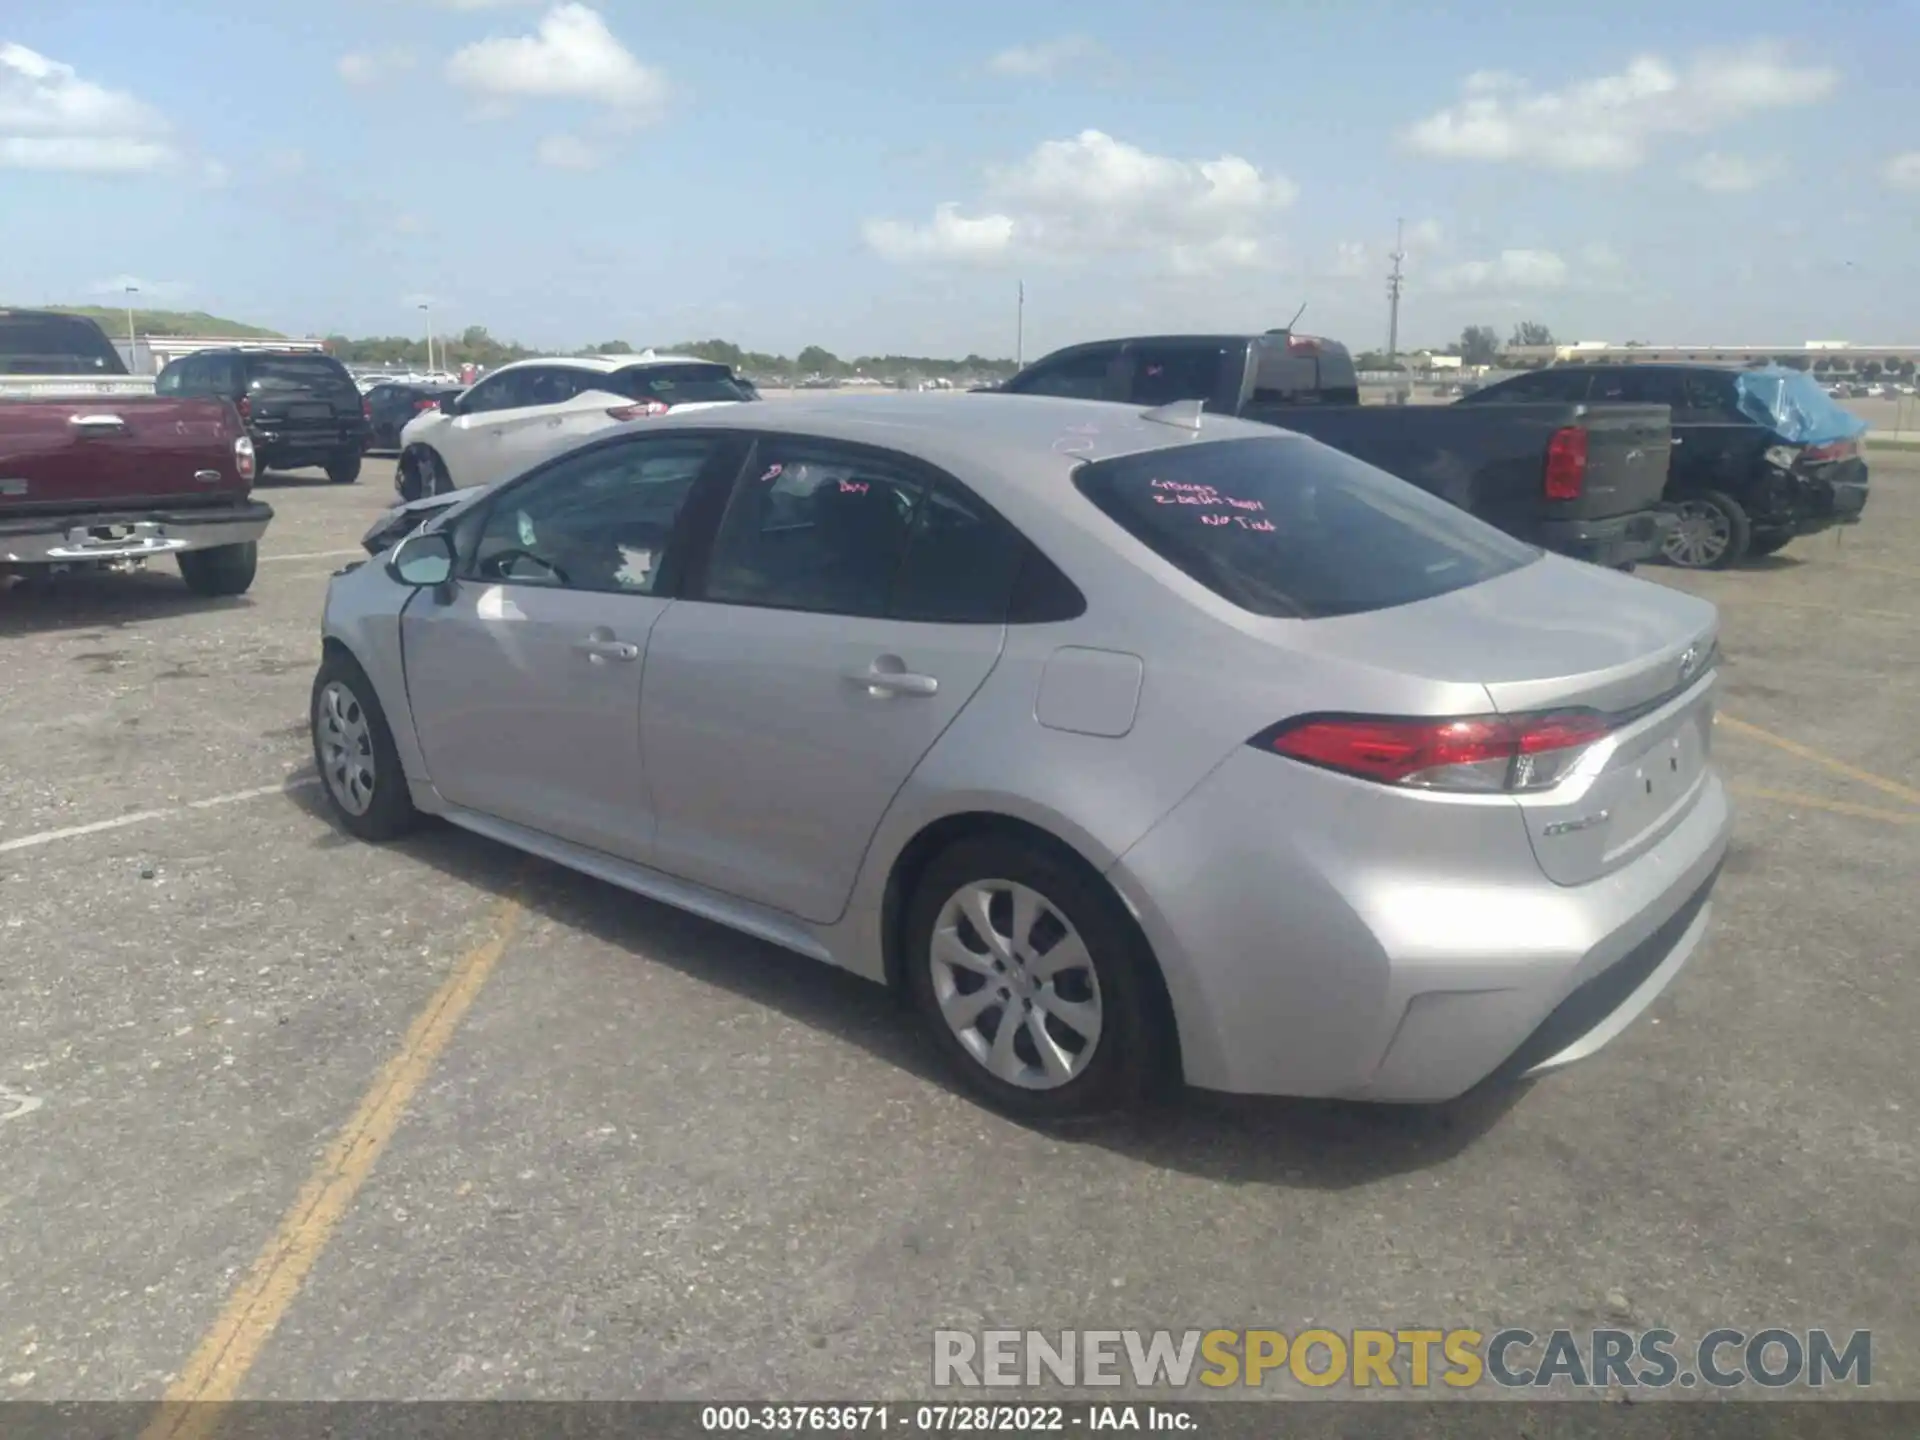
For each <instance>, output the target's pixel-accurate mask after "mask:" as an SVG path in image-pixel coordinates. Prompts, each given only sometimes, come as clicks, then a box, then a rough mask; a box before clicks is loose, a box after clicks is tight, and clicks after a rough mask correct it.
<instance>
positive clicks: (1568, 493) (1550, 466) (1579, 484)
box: [1544, 425, 1587, 500]
mask: <svg viewBox="0 0 1920 1440" xmlns="http://www.w3.org/2000/svg"><path fill="white" fill-rule="evenodd" d="M1544 488H1545V491H1546V496H1547V499H1549V500H1578V499H1579V498H1580V496H1581V494H1582V493H1583V492H1584V491H1585V490H1586V488H1587V432H1586V431H1585V430H1583V429H1581V428H1580V427H1579V426H1578V425H1569V426H1567V427H1566V428H1565V429H1563V430H1556V431H1554V432H1553V438H1552V439H1550V440H1548V441H1547V473H1546V477H1545V481H1544Z"/></svg>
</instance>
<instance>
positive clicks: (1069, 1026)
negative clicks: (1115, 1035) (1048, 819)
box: [927, 880, 1102, 1090]
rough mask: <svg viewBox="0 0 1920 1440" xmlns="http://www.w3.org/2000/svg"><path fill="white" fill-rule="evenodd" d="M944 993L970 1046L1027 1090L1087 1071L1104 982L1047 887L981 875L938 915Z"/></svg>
mask: <svg viewBox="0 0 1920 1440" xmlns="http://www.w3.org/2000/svg"><path fill="white" fill-rule="evenodd" d="M927 963H928V965H929V967H930V969H931V971H932V978H933V994H934V999H935V1000H936V1001H937V1002H938V1004H939V1007H940V1014H941V1016H942V1018H944V1019H945V1020H946V1022H947V1025H948V1027H949V1028H950V1029H951V1030H952V1031H953V1034H954V1037H955V1038H956V1039H958V1040H959V1042H960V1044H961V1046H962V1047H963V1048H964V1049H965V1050H966V1052H967V1053H968V1054H969V1055H971V1056H972V1057H973V1058H974V1060H976V1061H977V1062H978V1063H979V1064H980V1065H981V1066H983V1067H984V1068H985V1069H986V1070H987V1072H988V1073H989V1074H991V1075H993V1076H995V1077H996V1078H997V1079H999V1080H1002V1081H1005V1082H1006V1083H1007V1084H1009V1085H1017V1086H1019V1087H1020V1088H1021V1089H1023V1090H1055V1089H1058V1088H1059V1087H1060V1086H1062V1085H1065V1084H1067V1083H1068V1082H1070V1081H1072V1080H1074V1079H1075V1078H1077V1077H1078V1076H1079V1075H1081V1074H1082V1073H1083V1072H1084V1071H1085V1070H1086V1068H1087V1066H1088V1064H1090V1063H1091V1062H1092V1060H1093V1056H1094V1051H1095V1049H1096V1047H1097V1046H1098V1045H1099V1043H1100V1033H1101V1028H1102V1012H1101V997H1100V981H1099V977H1098V975H1097V974H1096V973H1095V971H1094V967H1093V957H1092V956H1091V955H1090V954H1089V953H1088V951H1087V946H1086V942H1085V941H1084V940H1082V939H1081V938H1080V934H1079V932H1078V931H1076V930H1075V929H1074V928H1073V924H1072V922H1071V921H1069V920H1068V919H1067V917H1066V916H1065V915H1063V914H1061V913H1060V911H1059V910H1058V909H1057V908H1056V907H1055V906H1054V905H1053V904H1052V903H1051V902H1049V901H1048V900H1047V898H1046V896H1044V895H1042V894H1041V893H1040V892H1039V891H1037V890H1034V889H1031V888H1029V887H1028V886H1025V885H1020V884H1017V883H1015V882H1013V881H1010V880H976V881H973V882H971V883H970V884H967V885H965V886H963V887H962V888H960V889H959V890H957V891H955V892H954V893H953V894H952V895H950V896H949V897H948V898H947V902H946V903H945V904H944V905H942V906H941V907H940V915H939V918H938V919H937V920H936V921H935V922H934V927H933V939H932V943H931V945H930V946H929V953H928V956H927Z"/></svg>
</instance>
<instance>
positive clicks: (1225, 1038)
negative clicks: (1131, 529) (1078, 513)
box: [1109, 747, 1732, 1103]
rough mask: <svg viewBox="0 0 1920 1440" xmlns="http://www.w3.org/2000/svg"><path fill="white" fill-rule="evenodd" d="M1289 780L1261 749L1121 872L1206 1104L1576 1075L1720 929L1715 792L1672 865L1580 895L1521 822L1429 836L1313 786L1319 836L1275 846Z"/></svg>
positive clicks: (1493, 820)
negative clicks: (1542, 862) (1280, 781)
mask: <svg viewBox="0 0 1920 1440" xmlns="http://www.w3.org/2000/svg"><path fill="white" fill-rule="evenodd" d="M1283 763H1285V762H1279V761H1276V760H1274V759H1272V758H1269V757H1266V756H1262V755H1259V754H1258V753H1257V752H1255V751H1254V750H1252V749H1251V748H1250V747H1249V748H1248V750H1247V753H1246V756H1245V757H1238V756H1236V757H1234V758H1233V759H1231V760H1229V761H1228V762H1227V763H1226V764H1225V765H1223V766H1222V767H1221V769H1220V770H1219V771H1216V772H1215V774H1214V775H1213V776H1212V777H1211V778H1210V779H1209V780H1207V781H1205V782H1203V784H1202V785H1201V787H1200V788H1199V789H1197V790H1196V791H1195V792H1194V794H1193V795H1192V796H1190V797H1189V798H1188V799H1187V800H1186V801H1183V802H1182V804H1181V805H1180V806H1178V807H1176V808H1175V810H1174V811H1173V813H1172V814H1170V815H1169V816H1167V817H1166V819H1164V820H1162V821H1161V822H1160V823H1159V824H1158V825H1157V826H1155V827H1154V829H1153V830H1152V831H1150V832H1149V833H1148V835H1147V836H1146V837H1145V838H1144V839H1143V840H1142V841H1141V842H1140V843H1139V844H1138V845H1136V846H1135V847H1134V848H1133V849H1132V850H1131V851H1129V852H1128V853H1127V854H1126V855H1125V856H1123V857H1122V858H1121V860H1120V862H1119V863H1118V864H1117V865H1116V866H1115V867H1113V869H1112V870H1111V871H1110V872H1109V876H1110V878H1111V879H1112V881H1113V883H1114V885H1115V887H1116V888H1117V889H1118V890H1119V892H1120V893H1121V895H1122V896H1123V897H1124V898H1125V899H1126V901H1127V903H1128V905H1129V908H1131V909H1132V910H1133V912H1134V914H1135V915H1136V916H1137V917H1138V919H1139V921H1140V924H1141V927H1142V929H1143V930H1144V931H1145V933H1146V936H1147V939H1148V942H1149V943H1150V944H1151V945H1152V947H1153V950H1154V954H1155V956H1156V957H1157V958H1158V959H1159V961H1160V968H1161V971H1162V974H1163V976H1164V977H1165V980H1166V983H1167V990H1168V994H1169V997H1170V998H1171V1000H1172V1002H1173V1009H1174V1014H1175V1019H1176V1023H1177V1027H1178V1032H1179V1039H1180V1049H1181V1059H1182V1063H1183V1066H1184V1069H1185V1074H1186V1079H1187V1081H1188V1083H1190V1084H1192V1085H1194V1086H1196V1087H1198V1088H1202V1089H1209V1090H1219V1091H1226V1092H1231V1093H1237V1094H1263V1095H1297V1096H1320V1097H1341V1098H1348V1099H1355V1100H1371V1101H1391V1102H1399V1103H1409V1102H1411V1103H1430V1102H1437V1101H1444V1100H1449V1099H1453V1098H1455V1097H1457V1096H1459V1095H1463V1094H1465V1093H1466V1092H1468V1091H1469V1090H1473V1089H1475V1088H1476V1087H1477V1086H1480V1085H1482V1084H1483V1083H1487V1082H1489V1081H1497V1080H1498V1079H1499V1078H1501V1077H1512V1076H1522V1075H1528V1074H1536V1073H1540V1072H1542V1071H1544V1070H1549V1069H1553V1068H1556V1067H1558V1066H1561V1065H1565V1064H1569V1063H1571V1062H1573V1061H1575V1060H1578V1059H1581V1058H1583V1057H1585V1056H1587V1055H1589V1054H1592V1053H1593V1052H1594V1051H1597V1050H1598V1049H1600V1048H1601V1046H1603V1045H1605V1044H1606V1043H1608V1042H1609V1041H1611V1040H1612V1039H1613V1038H1614V1037H1615V1036H1617V1035H1618V1034H1620V1033H1621V1032H1622V1031H1624V1030H1625V1029H1626V1028H1627V1027H1628V1026H1629V1025H1630V1024H1631V1023H1632V1022H1633V1021H1634V1020H1635V1019H1636V1018H1637V1017H1639V1016H1640V1015H1641V1014H1642V1013H1643V1012H1644V1011H1645V1010H1646V1009H1647V1007H1648V1006H1649V1005H1651V1004H1652V1003H1653V1001H1654V1000H1655V999H1656V998H1657V997H1658V996H1659V995H1660V994H1661V993H1662V991H1664V990H1665V989H1666V988H1667V986H1668V985H1669V984H1671V983H1672V981H1673V979H1674V978H1675V977H1676V976H1677V975H1678V974H1679V972H1680V971H1681V969H1682V968H1683V967H1684V966H1685V965H1686V963H1687V961H1688V960H1689V959H1690V958H1691V957H1692V955H1693V954H1694V952H1695V950H1696V949H1697V947H1698V945H1699V943H1700V939H1701V937H1702V935H1703V934H1704V933H1705V930H1706V928H1707V924H1708V915H1709V911H1708V898H1709V896H1710V894H1711V891H1712V888H1713V885H1714V883H1715V881H1716V879H1717V877H1718V873H1719V869H1720V866H1721V863H1722V861H1723V859H1724V857H1725V854H1726V848H1727V842H1728V837H1729V835H1730V833H1731V829H1732V812H1731V810H1730V808H1729V806H1728V803H1727V797H1726V791H1725V789H1724V787H1723V786H1722V784H1721V782H1720V780H1719V778H1718V777H1717V776H1716V775H1715V774H1714V773H1713V772H1712V771H1709V772H1708V773H1707V777H1706V782H1705V784H1704V785H1703V787H1702V789H1701V792H1700V795H1699V798H1698V800H1697V802H1696V803H1695V804H1694V806H1693V808H1692V809H1691V810H1690V811H1689V812H1688V813H1687V815H1686V816H1685V817H1684V818H1682V819H1681V820H1680V821H1679V823H1678V824H1677V825H1676V826H1675V827H1674V829H1673V830H1672V831H1670V832H1669V833H1668V834H1666V835H1665V836H1663V837H1662V838H1661V839H1660V840H1659V841H1658V843H1656V844H1655V845H1654V846H1653V847H1652V848H1651V849H1649V850H1647V851H1646V852H1644V853H1643V854H1641V855H1638V856H1636V857H1635V858H1634V859H1633V860H1632V861H1631V862H1629V863H1628V864H1626V865H1624V866H1623V867H1621V868H1620V869H1618V870H1615V871H1613V872H1612V873H1610V874H1607V875H1605V876H1603V877H1601V878H1600V879H1598V880H1594V881H1592V882H1589V883H1587V884H1583V885H1570V886H1561V885H1556V884H1553V883H1552V882H1551V881H1549V880H1548V879H1547V877H1546V876H1545V875H1544V874H1542V873H1541V871H1540V869H1539V866H1538V863H1537V861H1536V860H1535V859H1534V856H1533V854H1532V851H1531V847H1530V845H1529V843H1528V841H1527V840H1526V838H1525V833H1526V832H1525V827H1524V825H1523V824H1522V823H1521V821H1520V819H1519V817H1518V816H1517V815H1516V814H1515V813H1514V812H1513V811H1512V810H1511V809H1509V808H1507V807H1506V806H1505V805H1504V804H1499V803H1490V804H1488V805H1486V806H1484V807H1472V808H1461V807H1450V813H1449V815H1448V817H1447V818H1446V820H1445V823H1444V824H1439V825H1433V826H1429V825H1427V824H1425V823H1423V822H1422V821H1421V820H1420V819H1419V818H1418V817H1416V818H1415V820H1414V821H1413V823H1410V824H1409V823H1406V820H1405V817H1406V811H1405V806H1404V800H1403V799H1401V798H1399V797H1395V798H1394V800H1393V803H1392V806H1389V805H1388V803H1387V801H1386V799H1385V798H1382V797H1373V796H1370V795H1369V794H1368V793H1367V791H1366V790H1365V789H1363V788H1361V787H1362V785H1363V782H1357V781H1347V780H1344V779H1343V778H1342V777H1338V776H1331V775H1320V774H1318V773H1314V772H1309V773H1307V774H1305V775H1295V776H1294V777H1293V778H1292V779H1291V780H1290V781H1289V782H1288V785H1287V789H1286V792H1285V794H1286V801H1287V804H1288V805H1289V806H1290V807H1291V808H1292V809H1294V810H1295V811H1296V813H1300V814H1310V815H1312V816H1314V817H1315V819H1314V822H1313V824H1312V827H1311V833H1310V834H1309V833H1302V832H1301V831H1300V830H1299V829H1298V828H1297V827H1287V826H1276V825H1275V823H1274V819H1273V816H1274V814H1275V808H1276V796H1279V795H1280V794H1281V793H1282V792H1281V791H1280V790H1278V789H1277V788H1276V786H1275V785H1273V784H1272V783H1270V782H1269V780H1268V779H1266V778H1263V776H1262V774H1261V772H1260V770H1259V769H1258V768H1257V767H1260V766H1271V765H1275V764H1283ZM1341 786H1344V787H1346V791H1345V793H1344V794H1343V795H1339V796H1335V795H1333V794H1332V793H1331V791H1332V787H1341ZM1323 790H1325V791H1328V792H1329V793H1328V794H1326V795H1321V794H1319V793H1318V792H1320V791H1323ZM1396 815H1397V816H1398V817H1399V818H1400V821H1401V823H1400V824H1398V825H1397V826H1396V825H1395V824H1393V819H1394V817H1395V816H1396Z"/></svg>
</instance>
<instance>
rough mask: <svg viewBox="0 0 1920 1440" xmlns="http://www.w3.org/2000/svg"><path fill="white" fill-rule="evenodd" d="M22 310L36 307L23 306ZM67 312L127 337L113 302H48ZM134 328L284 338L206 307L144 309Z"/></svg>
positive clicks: (152, 331)
mask: <svg viewBox="0 0 1920 1440" xmlns="http://www.w3.org/2000/svg"><path fill="white" fill-rule="evenodd" d="M18 308H20V309H31V308H36V307H31V306H20V307H18ZM39 308H45V309H48V310H57V311H59V312H60V313H61V314H63V315H84V316H86V317H87V318H88V319H89V320H92V321H95V322H97V323H98V324H99V326H100V328H101V329H102V330H105V331H106V332H107V334H109V335H111V336H113V337H114V338H115V339H117V340H124V339H126V337H127V312H126V311H125V310H124V309H118V308H116V307H114V306H112V305H48V306H45V307H39ZM133 328H134V330H135V331H136V332H138V333H139V334H141V335H219V336H222V337H226V338H230V339H235V340H282V339H285V338H286V337H285V336H283V335H282V334H281V333H280V332H279V331H278V330H263V329H261V328H260V327H259V326H258V325H242V324H241V323H240V322H239V321H238V320H227V319H223V318H222V317H220V316H218V315H209V314H207V312H206V311H204V310H140V309H136V310H135V311H134V312H133Z"/></svg>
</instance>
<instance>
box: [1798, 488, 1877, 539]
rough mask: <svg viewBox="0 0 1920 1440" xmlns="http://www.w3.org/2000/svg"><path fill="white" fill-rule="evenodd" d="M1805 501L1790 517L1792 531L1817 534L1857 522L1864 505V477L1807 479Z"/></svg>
mask: <svg viewBox="0 0 1920 1440" xmlns="http://www.w3.org/2000/svg"><path fill="white" fill-rule="evenodd" d="M1806 492H1807V493H1806V496H1805V503H1804V506H1803V508H1802V509H1801V511H1800V513H1799V514H1798V515H1797V516H1795V517H1794V521H1793V527H1792V528H1793V533H1794V534H1796V535H1818V534H1819V533H1820V532H1821V531H1823V530H1831V529H1832V528H1833V527H1834V526H1836V525H1858V524H1859V523H1860V517H1861V515H1862V513H1863V512H1864V511H1865V510H1866V508H1867V482H1866V481H1865V480H1857V481H1856V480H1838V481H1832V482H1827V481H1810V482H1808V484H1807V486H1806Z"/></svg>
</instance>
